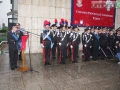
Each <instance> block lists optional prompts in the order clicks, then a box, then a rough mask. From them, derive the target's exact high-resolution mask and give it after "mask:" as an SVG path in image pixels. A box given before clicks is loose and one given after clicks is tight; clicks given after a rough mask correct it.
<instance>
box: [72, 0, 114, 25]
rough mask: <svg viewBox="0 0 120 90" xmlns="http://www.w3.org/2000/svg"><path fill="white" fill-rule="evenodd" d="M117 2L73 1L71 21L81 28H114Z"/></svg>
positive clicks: (105, 0)
mask: <svg viewBox="0 0 120 90" xmlns="http://www.w3.org/2000/svg"><path fill="white" fill-rule="evenodd" d="M115 5H116V2H115V0H72V12H71V13H72V17H71V20H72V22H73V21H75V20H76V21H78V23H79V26H85V25H86V23H87V24H89V25H90V26H104V27H114V25H115Z"/></svg>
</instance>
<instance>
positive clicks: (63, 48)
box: [60, 45, 67, 62]
mask: <svg viewBox="0 0 120 90" xmlns="http://www.w3.org/2000/svg"><path fill="white" fill-rule="evenodd" d="M66 55H67V45H61V46H60V62H65V59H66Z"/></svg>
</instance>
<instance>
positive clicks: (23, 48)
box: [21, 35, 29, 50]
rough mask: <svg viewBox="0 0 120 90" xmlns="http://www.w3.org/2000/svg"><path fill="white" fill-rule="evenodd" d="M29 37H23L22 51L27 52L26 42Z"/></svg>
mask: <svg viewBox="0 0 120 90" xmlns="http://www.w3.org/2000/svg"><path fill="white" fill-rule="evenodd" d="M28 37H29V35H24V36H22V46H21V50H25V49H26V41H27V39H28Z"/></svg>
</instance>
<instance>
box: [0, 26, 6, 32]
mask: <svg viewBox="0 0 120 90" xmlns="http://www.w3.org/2000/svg"><path fill="white" fill-rule="evenodd" d="M7 31H8V27H3V28H2V29H1V30H0V33H6V32H7Z"/></svg>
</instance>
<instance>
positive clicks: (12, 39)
mask: <svg viewBox="0 0 120 90" xmlns="http://www.w3.org/2000/svg"><path fill="white" fill-rule="evenodd" d="M16 31H17V27H16V25H13V26H12V30H10V31H9V32H8V33H7V41H8V48H9V58H10V67H11V70H14V69H15V68H17V60H18V48H19V45H18V37H17V35H16Z"/></svg>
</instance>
